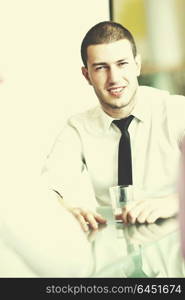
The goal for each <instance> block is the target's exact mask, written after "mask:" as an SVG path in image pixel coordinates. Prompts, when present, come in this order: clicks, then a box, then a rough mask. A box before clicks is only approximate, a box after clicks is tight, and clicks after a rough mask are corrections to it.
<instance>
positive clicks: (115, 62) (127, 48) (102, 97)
mask: <svg viewBox="0 0 185 300" xmlns="http://www.w3.org/2000/svg"><path fill="white" fill-rule="evenodd" d="M87 57H88V58H87V68H85V67H83V68H82V72H83V75H84V76H85V78H86V79H87V80H88V82H89V83H90V84H91V85H92V86H93V88H94V90H95V93H96V95H97V97H98V99H99V101H100V103H101V105H102V108H103V110H104V111H105V112H106V113H108V114H109V115H111V116H113V117H114V116H115V114H117V113H118V112H128V113H129V112H130V111H131V110H132V108H133V106H134V104H135V94H136V90H137V87H138V81H137V76H139V74H140V66H141V63H140V57H139V56H136V57H135V58H134V56H133V53H132V48H131V44H130V42H129V41H128V40H126V39H122V40H119V41H116V42H112V43H109V44H99V45H90V46H89V47H88V48H87Z"/></svg>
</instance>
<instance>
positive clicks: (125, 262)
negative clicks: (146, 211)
mask: <svg viewBox="0 0 185 300" xmlns="http://www.w3.org/2000/svg"><path fill="white" fill-rule="evenodd" d="M98 212H100V213H101V214H102V215H104V216H105V217H106V218H107V220H108V223H107V225H103V226H102V225H101V226H99V229H98V230H97V231H90V232H89V233H88V236H87V238H88V240H89V242H90V243H91V245H92V253H93V260H94V264H93V271H92V273H91V275H90V277H122V278H144V277H149V278H150V277H153V278H156V277H175V278H180V277H184V276H185V259H184V258H183V257H182V253H181V247H180V234H179V222H178V219H177V218H168V219H164V220H162V219H161V220H158V221H157V222H156V223H153V224H135V225H125V224H123V223H115V221H114V218H113V215H112V212H111V209H110V208H106V207H104V208H99V209H98Z"/></svg>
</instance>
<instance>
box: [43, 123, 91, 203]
mask: <svg viewBox="0 0 185 300" xmlns="http://www.w3.org/2000/svg"><path fill="white" fill-rule="evenodd" d="M42 176H43V178H44V181H45V183H46V184H47V187H48V188H49V189H50V190H52V191H54V192H57V193H59V194H60V195H61V196H62V197H63V198H64V201H65V202H67V203H68V204H69V205H72V206H75V207H79V206H83V207H84V206H85V207H88V208H91V209H94V208H95V207H96V200H95V196H94V192H93V188H92V185H91V182H90V179H89V177H88V172H87V170H86V165H85V159H84V156H83V151H82V143H81V139H80V136H79V133H78V132H77V130H76V129H75V128H73V127H72V126H70V125H69V124H67V125H66V126H65V127H64V128H63V130H62V131H61V133H60V134H59V136H58V137H57V138H56V140H55V143H54V145H53V147H52V149H51V151H50V153H49V155H48V157H47V159H46V164H45V165H44V168H43V172H42Z"/></svg>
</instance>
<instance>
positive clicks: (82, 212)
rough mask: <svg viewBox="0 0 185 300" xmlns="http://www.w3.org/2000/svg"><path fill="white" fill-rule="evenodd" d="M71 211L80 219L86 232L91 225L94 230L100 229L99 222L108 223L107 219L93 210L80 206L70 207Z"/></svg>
mask: <svg viewBox="0 0 185 300" xmlns="http://www.w3.org/2000/svg"><path fill="white" fill-rule="evenodd" d="M69 211H70V212H71V213H72V214H73V215H74V216H75V218H76V219H77V220H78V221H79V223H80V225H81V227H82V229H83V230H84V231H85V232H87V231H88V230H89V227H90V228H92V229H94V230H96V229H98V223H100V224H106V219H105V218H103V217H102V216H101V215H100V214H98V213H96V212H92V211H89V210H86V209H83V208H78V207H75V208H69Z"/></svg>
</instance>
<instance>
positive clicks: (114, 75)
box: [108, 66, 121, 84]
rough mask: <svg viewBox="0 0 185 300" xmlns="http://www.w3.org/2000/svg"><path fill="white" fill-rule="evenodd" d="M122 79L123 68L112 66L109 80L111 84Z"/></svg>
mask: <svg viewBox="0 0 185 300" xmlns="http://www.w3.org/2000/svg"><path fill="white" fill-rule="evenodd" d="M120 79H121V70H120V69H119V68H117V67H116V66H111V67H110V69H109V76H108V81H109V84H115V83H117V82H119V81H120Z"/></svg>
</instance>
